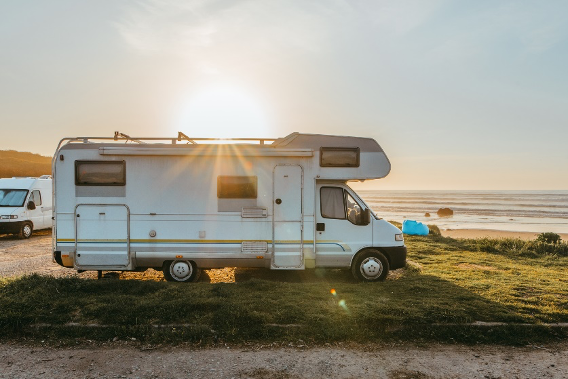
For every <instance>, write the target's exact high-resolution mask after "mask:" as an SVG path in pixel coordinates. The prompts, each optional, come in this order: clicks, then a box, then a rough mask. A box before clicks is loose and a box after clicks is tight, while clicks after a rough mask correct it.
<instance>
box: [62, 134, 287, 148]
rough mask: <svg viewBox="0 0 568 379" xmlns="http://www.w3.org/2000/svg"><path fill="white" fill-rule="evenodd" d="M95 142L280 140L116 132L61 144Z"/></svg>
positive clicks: (271, 139)
mask: <svg viewBox="0 0 568 379" xmlns="http://www.w3.org/2000/svg"><path fill="white" fill-rule="evenodd" d="M94 140H99V141H101V140H103V141H105V140H106V141H111V140H112V141H125V142H126V143H128V142H135V143H140V144H145V143H148V141H170V142H171V143H172V144H174V145H175V144H176V143H177V142H181V141H187V144H199V142H206V141H242V142H245V141H250V142H258V143H259V144H260V145H266V144H267V142H274V141H276V140H278V138H252V137H251V138H195V137H188V136H187V135H186V134H184V133H183V132H178V135H177V137H173V138H172V137H131V136H129V135H128V134H124V133H121V132H119V131H116V132H114V137H69V138H63V139H62V140H61V143H63V142H65V141H68V142H83V143H89V142H91V141H94ZM198 141H199V142H198ZM61 143H60V144H61Z"/></svg>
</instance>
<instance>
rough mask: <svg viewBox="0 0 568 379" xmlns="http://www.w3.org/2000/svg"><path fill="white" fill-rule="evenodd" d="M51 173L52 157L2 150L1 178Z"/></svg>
mask: <svg viewBox="0 0 568 379" xmlns="http://www.w3.org/2000/svg"><path fill="white" fill-rule="evenodd" d="M41 175H51V157H44V156H43V155H39V154H33V153H24V152H21V151H15V150H0V178H11V177H13V176H41Z"/></svg>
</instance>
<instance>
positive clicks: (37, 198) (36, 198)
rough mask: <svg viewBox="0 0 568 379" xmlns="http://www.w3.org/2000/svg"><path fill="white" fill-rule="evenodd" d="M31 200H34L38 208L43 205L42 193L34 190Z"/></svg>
mask: <svg viewBox="0 0 568 379" xmlns="http://www.w3.org/2000/svg"><path fill="white" fill-rule="evenodd" d="M30 200H32V201H33V202H34V204H35V206H36V207H38V206H40V205H41V193H40V192H39V191H38V190H33V191H32V194H31V196H30Z"/></svg>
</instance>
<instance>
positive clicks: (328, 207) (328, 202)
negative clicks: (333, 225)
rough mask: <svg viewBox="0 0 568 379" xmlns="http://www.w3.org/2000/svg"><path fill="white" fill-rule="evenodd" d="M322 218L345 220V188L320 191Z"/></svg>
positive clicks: (327, 188)
mask: <svg viewBox="0 0 568 379" xmlns="http://www.w3.org/2000/svg"><path fill="white" fill-rule="evenodd" d="M320 208H321V216H322V217H325V218H336V219H341V220H345V201H344V195H343V188H339V187H322V188H321V189H320Z"/></svg>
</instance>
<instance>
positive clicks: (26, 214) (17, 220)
mask: <svg viewBox="0 0 568 379" xmlns="http://www.w3.org/2000/svg"><path fill="white" fill-rule="evenodd" d="M51 202H52V193H51V176H49V175H43V176H41V177H39V178H28V177H26V178H17V177H14V178H4V179H0V234H9V233H12V234H19V235H20V237H21V238H30V237H31V235H32V233H33V231H34V230H39V229H47V228H51V225H52V220H51V219H52V210H53V207H52V204H51Z"/></svg>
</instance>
